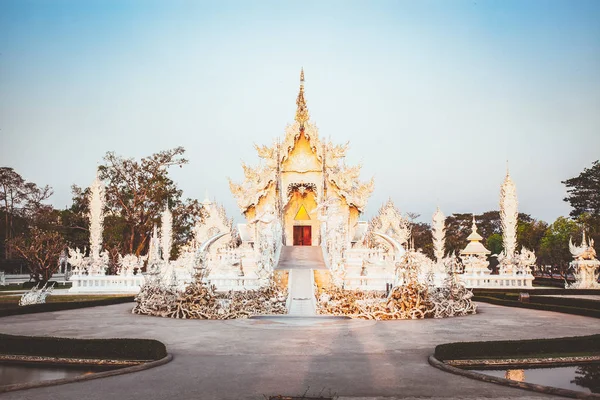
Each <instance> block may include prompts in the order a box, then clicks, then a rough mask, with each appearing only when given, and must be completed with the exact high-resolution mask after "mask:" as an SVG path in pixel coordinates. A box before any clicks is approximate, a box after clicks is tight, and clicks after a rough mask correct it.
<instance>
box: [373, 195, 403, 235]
mask: <svg viewBox="0 0 600 400" xmlns="http://www.w3.org/2000/svg"><path fill="white" fill-rule="evenodd" d="M373 232H375V233H382V234H385V235H387V236H389V237H391V238H392V239H394V240H396V241H397V242H398V243H400V244H401V245H404V246H406V245H407V244H408V240H409V239H410V223H409V222H408V220H407V219H406V218H404V217H403V216H402V214H401V213H400V211H399V210H398V209H397V208H396V206H395V205H394V202H393V201H392V199H389V200H388V201H387V203H385V204H384V205H383V206H381V208H380V209H379V213H378V214H377V216H376V217H375V218H373V219H372V220H371V221H370V222H369V233H368V234H367V235H369V236H370V240H373V238H372V234H371V233H373Z"/></svg>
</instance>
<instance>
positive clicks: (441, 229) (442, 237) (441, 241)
mask: <svg viewBox="0 0 600 400" xmlns="http://www.w3.org/2000/svg"><path fill="white" fill-rule="evenodd" d="M445 222H446V217H445V216H444V214H443V213H442V211H440V208H439V207H438V208H437V209H436V210H435V213H434V214H433V217H432V219H431V236H432V237H433V255H434V256H435V258H436V259H437V262H441V261H442V258H444V252H445V249H444V245H445V242H446V228H445Z"/></svg>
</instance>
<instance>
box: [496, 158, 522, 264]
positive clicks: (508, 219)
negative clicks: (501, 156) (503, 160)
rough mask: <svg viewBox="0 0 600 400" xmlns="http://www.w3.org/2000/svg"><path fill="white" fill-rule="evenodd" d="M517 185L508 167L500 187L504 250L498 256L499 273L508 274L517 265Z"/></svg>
mask: <svg viewBox="0 0 600 400" xmlns="http://www.w3.org/2000/svg"><path fill="white" fill-rule="evenodd" d="M518 207H519V202H518V200H517V187H516V186H515V184H514V182H513V180H512V179H511V178H510V174H509V172H508V169H507V171H506V178H505V179H504V183H503V184H502V187H501V188H500V222H501V224H502V244H503V246H504V250H503V251H502V254H500V255H499V256H498V261H499V263H500V273H501V274H510V273H512V272H513V269H515V268H516V267H517V255H516V254H515V253H516V249H517V222H518V218H519V209H518Z"/></svg>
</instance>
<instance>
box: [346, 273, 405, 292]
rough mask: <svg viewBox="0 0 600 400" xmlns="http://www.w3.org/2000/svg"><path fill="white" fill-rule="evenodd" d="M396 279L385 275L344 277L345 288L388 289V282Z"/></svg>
mask: <svg viewBox="0 0 600 400" xmlns="http://www.w3.org/2000/svg"><path fill="white" fill-rule="evenodd" d="M393 282H394V279H393V278H390V277H384V276H357V277H351V278H348V277H346V279H344V289H349V290H355V289H360V290H383V291H384V290H386V289H387V284H388V283H393Z"/></svg>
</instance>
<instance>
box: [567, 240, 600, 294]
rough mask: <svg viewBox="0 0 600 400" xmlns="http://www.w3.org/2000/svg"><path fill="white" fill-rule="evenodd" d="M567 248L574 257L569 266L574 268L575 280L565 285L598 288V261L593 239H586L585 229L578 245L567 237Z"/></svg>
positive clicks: (599, 263) (577, 287) (599, 264)
mask: <svg viewBox="0 0 600 400" xmlns="http://www.w3.org/2000/svg"><path fill="white" fill-rule="evenodd" d="M569 250H570V251H571V255H572V256H573V258H574V260H573V261H572V262H571V267H572V268H573V270H574V274H573V275H574V276H575V282H574V283H572V284H571V285H568V284H566V285H565V287H567V288H571V289H598V288H600V284H598V275H599V273H600V271H599V270H598V269H599V267H600V261H598V259H597V258H596V250H595V249H594V239H591V238H590V239H589V240H586V238H585V229H584V230H583V234H582V237H581V244H580V245H579V246H575V245H574V244H573V240H572V239H569Z"/></svg>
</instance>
